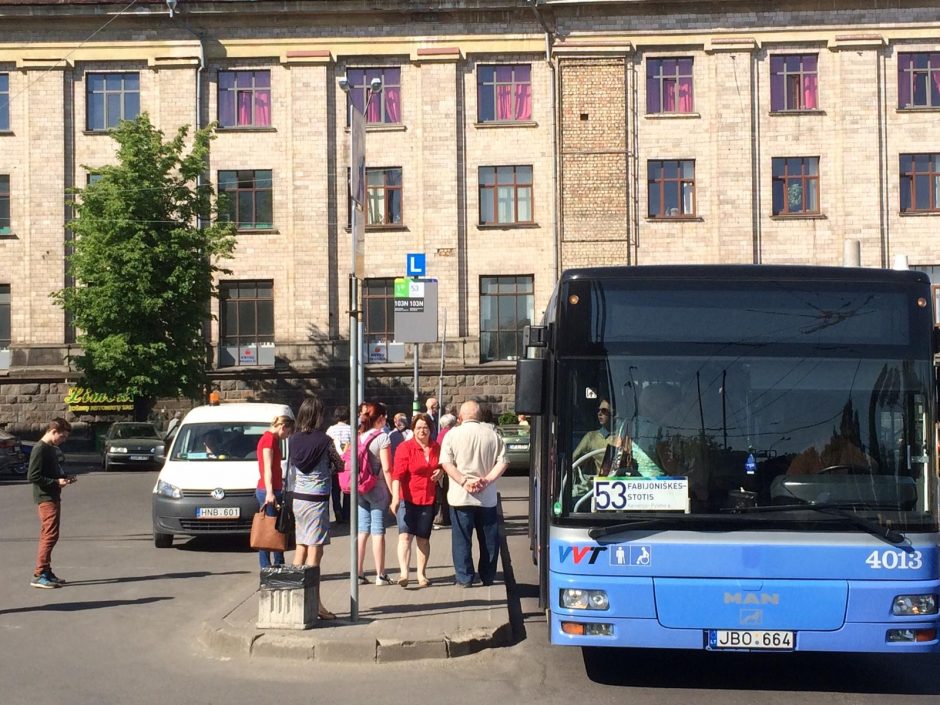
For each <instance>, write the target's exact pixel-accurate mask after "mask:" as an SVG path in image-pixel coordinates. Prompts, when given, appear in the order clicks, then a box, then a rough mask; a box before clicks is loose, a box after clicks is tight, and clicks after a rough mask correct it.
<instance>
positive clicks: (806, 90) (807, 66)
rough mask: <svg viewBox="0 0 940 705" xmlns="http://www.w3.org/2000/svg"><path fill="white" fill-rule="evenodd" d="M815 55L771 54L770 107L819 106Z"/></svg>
mask: <svg viewBox="0 0 940 705" xmlns="http://www.w3.org/2000/svg"><path fill="white" fill-rule="evenodd" d="M816 61H817V56H816V55H815V54H794V55H789V56H771V57H770V109H771V110H772V111H774V112H778V111H780V112H782V111H785V110H815V109H816V108H817V107H818V105H819V100H818V95H817V91H818V79H817V74H816Z"/></svg>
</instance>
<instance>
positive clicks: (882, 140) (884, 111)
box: [875, 51, 891, 269]
mask: <svg viewBox="0 0 940 705" xmlns="http://www.w3.org/2000/svg"><path fill="white" fill-rule="evenodd" d="M887 60H888V57H887V55H886V52H885V51H879V52H877V55H876V58H875V61H876V63H877V67H876V71H877V73H878V74H879V75H878V162H879V164H878V166H879V169H878V172H879V173H878V190H879V191H880V193H879V197H880V201H881V203H880V204H879V205H880V208H879V211H880V212H879V217H880V219H881V267H882V268H883V269H884V268H886V267H887V266H888V262H890V261H891V252H890V244H891V243H890V240H889V238H888V234H889V233H888V227H889V226H888V224H889V222H890V220H889V219H890V217H891V213H890V211H889V206H888V124H887V123H888V121H887V115H888V85H887V76H888V73H887V71H888V68H887V63H886V62H887Z"/></svg>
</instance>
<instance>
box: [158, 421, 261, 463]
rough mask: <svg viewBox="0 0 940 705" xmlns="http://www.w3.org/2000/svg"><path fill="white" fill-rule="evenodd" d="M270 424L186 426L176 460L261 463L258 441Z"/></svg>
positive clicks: (175, 446)
mask: <svg viewBox="0 0 940 705" xmlns="http://www.w3.org/2000/svg"><path fill="white" fill-rule="evenodd" d="M267 430H268V424H266V423H258V422H252V421H245V422H234V423H233V422H227V423H218V422H216V423H196V424H185V425H184V426H183V428H182V429H180V433H179V438H177V439H176V443H175V444H174V445H173V455H172V456H171V457H172V459H173V460H197V461H198V460H204V461H207V462H219V461H223V462H224V461H227V460H229V461H231V460H239V461H244V460H257V459H258V451H257V449H258V441H260V440H261V436H262V435H263V434H264V432H265V431H267Z"/></svg>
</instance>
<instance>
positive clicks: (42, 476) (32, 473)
mask: <svg viewBox="0 0 940 705" xmlns="http://www.w3.org/2000/svg"><path fill="white" fill-rule="evenodd" d="M71 432H72V425H71V424H70V423H69V422H68V421H66V420H65V419H62V418H55V419H52V421H50V422H49V425H48V426H47V427H46V432H45V434H43V437H42V438H41V439H39V442H38V443H36V446H35V447H34V448H33V452H32V453H30V456H29V472H28V473H27V478H28V479H29V481H30V482H31V483H32V485H33V501H35V502H36V504H37V506H38V510H39V550H38V552H37V555H36V570H35V571H33V579H32V582H30V585H31V586H33V587H34V588H46V589H48V588H57V587H60V586H62V585H64V584H65V581H64V580H62V579H61V578H59V577H57V576H56V574H55V573H53V572H52V549H53V548H55V545H56V543H57V542H58V540H59V521H60V519H61V516H62V500H61V495H62V488H63V487H65V486H66V485H70V484H72V483H73V482H75V481H76V478H75V476H74V475H66V474H65V473H64V472H63V470H62V466H61V465H59V456H58V453H57V452H56V447H57V446H60V445H62V443H64V442H65V441H66V439H67V438H68V437H69V434H70V433H71Z"/></svg>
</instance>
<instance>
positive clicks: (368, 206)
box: [348, 166, 405, 228]
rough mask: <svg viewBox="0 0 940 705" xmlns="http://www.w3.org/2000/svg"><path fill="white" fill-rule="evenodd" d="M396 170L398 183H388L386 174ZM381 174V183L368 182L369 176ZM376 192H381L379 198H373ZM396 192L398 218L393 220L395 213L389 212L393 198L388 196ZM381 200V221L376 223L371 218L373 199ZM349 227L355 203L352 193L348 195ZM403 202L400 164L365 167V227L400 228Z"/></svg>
mask: <svg viewBox="0 0 940 705" xmlns="http://www.w3.org/2000/svg"><path fill="white" fill-rule="evenodd" d="M393 172H397V174H398V183H397V184H394V183H393V184H389V182H388V174H390V173H393ZM378 174H382V183H381V184H378V185H374V184H371V183H369V177H370V176H373V177H374V176H376V175H378ZM377 192H381V194H382V196H381V198H380V199H375V198H374V195H373V194H375V193H377ZM395 193H397V194H398V198H397V203H398V219H397V220H395V214H394V213H392V212H390V211H391V209H392V208H393V207H394V203H395V200H394V198H392V197H390V194H395ZM374 200H375V201H376V202H378V201H381V203H382V222H381V223H377V222H374V221H373V219H372V216H373V208H372V206H373V201H374ZM348 203H349V227H352V209H353V208H355V204H354V203H353V200H352V195H351V194H350V195H349V198H348ZM404 210H405V203H404V170H403V169H402V167H400V166H377V167H367V168H366V195H365V203H364V204H363V211H364V215H365V218H366V220H365V227H366V228H400V227H402V226H403V224H404V222H405V215H404Z"/></svg>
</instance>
